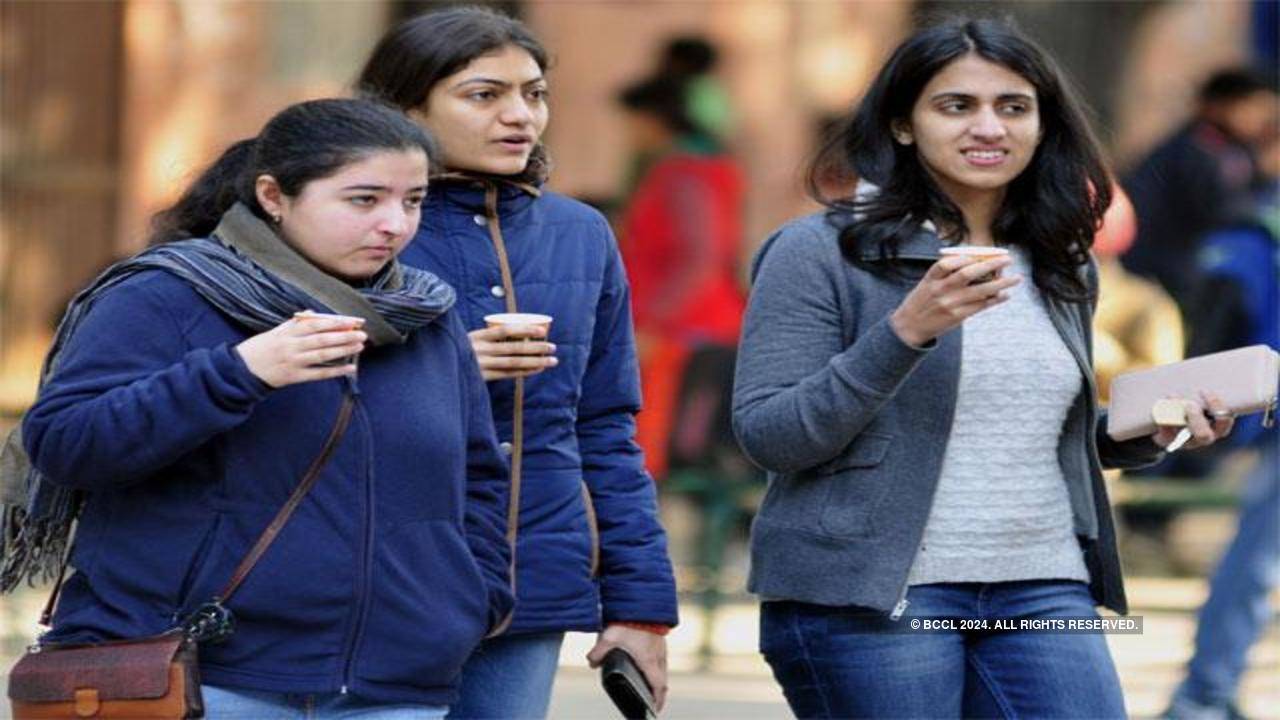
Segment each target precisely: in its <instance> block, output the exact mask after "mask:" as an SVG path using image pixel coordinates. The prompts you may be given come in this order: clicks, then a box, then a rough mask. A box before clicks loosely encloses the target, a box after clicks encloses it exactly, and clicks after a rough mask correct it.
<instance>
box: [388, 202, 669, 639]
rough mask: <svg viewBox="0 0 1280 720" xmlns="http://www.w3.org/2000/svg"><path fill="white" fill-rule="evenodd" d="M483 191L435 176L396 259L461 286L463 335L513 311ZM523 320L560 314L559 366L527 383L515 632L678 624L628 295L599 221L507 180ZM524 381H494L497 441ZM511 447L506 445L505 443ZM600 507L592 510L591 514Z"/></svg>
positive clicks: (505, 229)
mask: <svg viewBox="0 0 1280 720" xmlns="http://www.w3.org/2000/svg"><path fill="white" fill-rule="evenodd" d="M488 222H489V220H488V219H487V217H486V210H485V199H484V191H483V189H482V188H481V187H480V186H478V185H476V184H472V183H467V182H465V181H464V182H458V181H443V180H440V181H433V182H432V184H431V186H430V190H429V191H428V197H427V202H426V205H425V206H424V207H423V211H422V225H421V227H420V228H419V230H418V234H417V237H415V238H414V240H413V242H412V243H410V245H409V247H408V248H407V249H406V250H405V251H404V253H403V254H402V255H401V260H402V261H403V262H404V263H406V264H408V265H414V266H417V267H421V268H425V269H427V270H429V271H431V272H433V273H436V274H437V275H439V276H440V277H441V278H443V279H444V280H446V281H447V282H449V283H450V284H452V285H453V286H454V288H456V289H457V291H458V304H457V306H456V308H455V312H457V313H458V314H459V315H460V316H461V318H462V320H463V322H464V323H465V324H466V326H467V327H468V328H473V329H474V328H481V327H484V316H485V315H487V314H490V313H500V312H505V311H506V305H505V300H504V298H503V294H504V293H503V288H502V278H501V274H500V270H499V265H498V257H497V253H496V251H495V250H494V247H493V242H492V241H491V238H490V235H489V229H488ZM494 222H497V223H498V226H497V229H499V230H500V232H501V233H502V237H503V240H504V244H505V246H506V250H507V255H508V257H509V260H510V265H511V269H512V274H513V283H514V287H515V290H516V297H517V299H518V300H519V310H520V311H521V312H535V313H545V314H547V315H551V316H552V317H553V318H554V322H553V323H552V325H551V342H553V343H555V345H556V348H557V349H556V357H557V358H558V359H559V361H560V364H559V365H557V366H556V367H554V368H550V369H548V370H545V371H543V372H541V373H539V374H537V375H534V376H531V377H529V378H527V379H526V380H525V414H524V426H525V430H524V438H525V447H524V462H523V463H522V465H523V468H522V472H523V480H522V487H521V491H520V495H521V497H520V499H519V502H520V515H519V518H520V522H519V535H518V540H517V543H516V594H517V601H516V615H515V619H514V621H513V623H512V626H511V628H510V630H509V632H514V633H518V632H535V631H554V630H582V631H590V630H596V629H598V628H599V627H600V622H601V608H603V619H604V621H605V622H611V621H617V620H630V621H636V622H651V623H662V624H667V625H674V624H675V623H676V595H675V582H674V580H673V578H672V573H671V563H670V560H669V559H668V557H667V544H666V535H665V533H664V532H663V530H662V526H661V525H660V524H659V522H658V515H657V500H656V493H655V488H654V483H653V480H652V478H650V477H649V474H648V473H647V472H646V471H645V469H644V457H643V455H642V453H641V451H640V448H639V447H638V446H637V445H636V443H635V441H634V434H635V413H636V412H637V411H638V410H639V408H640V381H639V373H638V366H637V364H636V355H635V340H634V337H633V335H632V328H631V312H630V293H629V290H628V287H627V280H626V274H625V272H624V270H623V267H622V260H621V258H620V256H619V254H618V249H617V244H616V243H615V241H614V239H613V234H612V232H611V231H610V230H609V225H608V223H607V222H606V221H605V219H604V217H603V216H601V215H600V213H598V212H596V211H595V210H592V209H591V208H589V207H587V206H586V205H583V204H582V203H580V202H577V201H575V200H571V199H569V198H566V197H564V196H562V195H557V194H555V193H552V192H543V193H542V194H541V196H540V197H538V198H535V197H533V196H532V195H530V194H528V193H526V192H524V191H521V190H518V189H516V188H515V187H512V186H507V185H503V186H502V187H501V188H500V191H499V195H498V200H497V217H496V218H495V219H494ZM514 386H515V383H514V382H512V381H509V380H507V381H496V382H491V383H489V393H490V396H491V400H492V404H493V418H494V422H495V424H496V425H497V428H498V437H499V438H501V439H502V440H504V441H509V440H510V439H511V437H512V400H513V395H514ZM504 449H507V450H508V451H509V445H507V444H506V443H504ZM593 509H594V513H593V512H592V510H593Z"/></svg>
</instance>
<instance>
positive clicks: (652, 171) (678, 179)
mask: <svg viewBox="0 0 1280 720" xmlns="http://www.w3.org/2000/svg"><path fill="white" fill-rule="evenodd" d="M687 90H688V88H687V87H686V85H685V83H683V82H680V81H677V80H671V79H669V78H655V79H651V80H646V81H643V82H640V83H637V84H635V85H632V86H630V87H628V88H626V89H625V90H624V91H623V92H622V93H621V95H620V96H619V100H620V102H621V103H622V106H623V107H624V108H625V109H626V111H627V118H628V130H629V134H630V140H631V143H632V146H633V148H634V149H635V150H636V151H637V152H638V153H640V154H642V155H645V156H648V157H651V158H654V159H653V161H652V162H651V163H650V164H649V165H648V167H647V169H646V170H645V173H644V174H643V176H641V178H640V179H639V181H638V183H637V184H636V189H635V192H634V193H633V194H632V196H631V197H630V198H629V201H628V203H627V206H626V209H625V211H624V213H623V217H622V221H621V240H620V242H621V244H622V253H623V258H624V260H625V262H626V266H627V273H628V275H629V277H630V279H631V291H632V310H633V312H634V314H635V322H636V339H637V344H638V349H639V352H640V374H641V387H643V388H644V397H645V409H644V412H642V413H641V414H640V415H639V417H638V418H637V438H638V440H639V441H640V444H641V446H642V447H643V448H644V450H645V455H646V457H647V458H648V460H649V470H650V472H652V473H653V475H654V476H655V477H658V478H661V477H662V476H663V475H664V474H665V473H666V471H667V456H668V440H669V438H670V436H671V427H672V423H673V420H674V414H675V408H676V404H677V402H678V400H679V398H678V395H679V393H678V390H679V387H680V379H681V377H682V375H683V374H684V370H685V367H686V364H687V362H688V360H689V358H690V356H691V354H692V353H693V352H694V351H695V350H697V349H698V348H700V347H704V346H714V347H720V348H732V347H733V346H734V345H735V343H736V342H737V337H738V330H739V327H740V325H741V322H742V312H743V308H744V305H745V301H744V298H743V293H742V288H741V284H740V282H739V279H738V254H739V250H740V242H741V237H742V226H741V215H742V203H743V180H742V172H741V170H740V168H739V167H738V164H737V163H736V162H735V161H734V160H733V158H732V157H730V156H729V155H728V154H727V153H726V152H725V151H724V148H723V146H722V145H721V144H720V142H719V141H718V140H717V139H716V138H715V137H714V136H713V135H712V134H710V133H709V132H706V131H704V130H701V129H700V126H699V125H698V124H697V123H696V122H695V121H694V120H693V119H692V118H691V116H690V114H689V105H688V98H689V93H688V92H687ZM728 377H729V376H728V374H726V376H725V381H726V382H728Z"/></svg>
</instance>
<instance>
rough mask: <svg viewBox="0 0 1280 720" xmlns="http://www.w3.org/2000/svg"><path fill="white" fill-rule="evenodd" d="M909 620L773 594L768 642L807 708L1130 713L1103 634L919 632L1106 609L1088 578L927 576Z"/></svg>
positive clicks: (912, 594) (814, 714)
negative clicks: (920, 624)
mask: <svg viewBox="0 0 1280 720" xmlns="http://www.w3.org/2000/svg"><path fill="white" fill-rule="evenodd" d="M907 599H908V600H909V601H910V603H911V604H910V605H909V606H908V608H907V612H906V613H905V614H904V615H903V616H902V618H901V619H899V620H898V621H896V622H895V621H892V620H890V619H889V618H888V616H887V615H885V614H882V613H876V612H874V611H871V610H866V609H864V608H858V607H827V606H823V605H811V604H808V603H799V602H790V601H784V602H766V603H764V605H763V606H762V608H761V614H760V651H761V652H762V653H763V654H764V657H765V660H767V661H768V663H769V665H770V667H772V668H773V675H774V677H775V678H776V679H777V680H778V683H779V684H780V685H782V690H783V693H784V694H785V695H786V698H787V703H788V704H789V705H790V706H791V711H792V712H794V713H795V714H796V716H797V717H800V718H889V717H909V718H924V717H928V718H961V717H964V718H970V717H996V718H1000V717H1028V718H1031V717H1043V718H1049V717H1051V718H1086V717H1087V718H1124V717H1126V715H1125V709H1124V696H1123V695H1122V694H1121V691H1120V679H1119V677H1117V675H1116V670H1115V665H1114V664H1113V663H1112V661H1111V654H1110V652H1109V651H1108V650H1107V645H1106V641H1105V639H1104V638H1103V637H1102V636H1101V635H1084V634H1066V633H1054V634H1047V633H1035V632H1003V633H991V634H977V633H973V632H970V631H963V630H957V631H942V632H909V631H907V628H909V627H910V621H911V619H912V618H920V617H940V616H950V617H960V618H989V619H994V618H1051V617H1097V616H1098V615H1097V611H1096V610H1095V609H1094V604H1093V598H1092V597H1091V596H1090V595H1089V591H1088V589H1087V588H1086V586H1085V585H1084V583H1080V582H1072V581H1066V580H1037V581H1023V582H1007V583H940V584H935V585H917V586H914V587H912V588H910V590H909V591H908V593H907Z"/></svg>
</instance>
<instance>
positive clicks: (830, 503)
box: [734, 21, 1231, 718]
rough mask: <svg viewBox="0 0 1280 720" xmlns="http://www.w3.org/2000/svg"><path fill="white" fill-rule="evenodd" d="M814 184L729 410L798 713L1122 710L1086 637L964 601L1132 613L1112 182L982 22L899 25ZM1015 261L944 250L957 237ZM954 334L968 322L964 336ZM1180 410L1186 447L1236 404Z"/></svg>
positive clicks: (1115, 713) (1010, 47)
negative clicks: (1105, 259)
mask: <svg viewBox="0 0 1280 720" xmlns="http://www.w3.org/2000/svg"><path fill="white" fill-rule="evenodd" d="M832 163H835V164H840V163H844V164H847V165H848V166H849V167H851V168H853V169H855V170H856V171H857V172H858V174H859V175H860V177H862V178H864V180H866V181H869V182H871V183H874V184H875V185H876V186H878V189H876V188H870V187H866V188H864V189H863V191H862V192H860V193H859V198H858V199H856V200H855V199H853V198H849V199H842V200H827V199H825V198H820V199H822V200H824V201H825V202H826V204H827V205H828V211H827V212H825V213H820V214H817V215H814V216H811V217H806V218H802V219H799V220H797V221H794V222H792V223H790V224H788V225H787V226H785V227H784V228H783V229H782V230H781V231H780V232H779V233H777V234H776V235H775V236H774V237H772V238H771V239H770V240H769V242H768V243H767V244H766V245H765V246H764V247H763V248H762V250H761V253H760V255H759V256H758V257H757V264H756V279H755V285H754V289H753V292H752V296H751V299H750V304H749V307H748V311H747V317H746V321H745V325H744V329H743V341H742V345H741V348H740V352H739V357H738V369H737V378H736V379H737V385H736V389H735V397H734V420H735V427H736V431H737V433H738V436H739V438H740V441H741V443H742V445H743V447H744V449H745V450H746V452H747V454H748V455H749V456H750V457H752V458H753V459H754V460H755V461H756V462H758V463H759V464H760V465H762V466H764V467H765V468H767V469H768V470H769V471H770V487H769V491H768V493H767V495H766V497H765V500H764V502H763V507H762V508H761V510H760V513H759V516H758V517H757V519H756V522H755V526H754V528H753V533H752V560H753V566H752V577H751V580H750V587H751V589H752V590H753V591H754V592H756V593H758V594H760V595H761V596H762V598H763V600H764V603H763V606H762V616H761V641H760V642H761V651H762V652H763V654H764V656H765V659H766V660H767V661H768V662H769V664H770V665H771V667H772V669H773V672H774V675H775V677H776V678H777V680H778V682H779V683H781V685H782V687H783V689H784V691H785V693H786V696H787V699H788V702H789V703H790V705H791V707H792V709H793V710H794V712H795V713H796V714H797V715H799V716H801V717H831V718H834V717H957V718H958V717H973V716H982V717H987V716H1002V717H1024V716H1025V717H1091V718H1101V717H1111V718H1120V717H1124V716H1125V710H1124V702H1123V698H1122V696H1121V692H1120V685H1119V682H1118V680H1117V677H1116V673H1115V669H1114V666H1113V664H1112V662H1111V659H1110V657H1109V655H1108V652H1107V647H1106V644H1105V642H1104V639H1103V637H1101V636H1100V635H1097V634H1036V633H1032V632H993V633H985V632H980V631H972V630H965V629H962V628H958V629H956V630H943V631H939V632H912V629H913V628H914V627H915V626H914V625H913V624H912V620H919V619H920V618H925V617H930V618H931V617H939V616H949V617H954V618H962V619H966V620H972V621H977V622H983V621H985V622H987V623H988V624H989V623H991V622H993V621H994V620H995V619H997V618H1014V619H1016V618H1050V617H1059V618H1062V617H1089V618H1093V617H1097V614H1096V610H1095V605H1097V604H1103V605H1106V606H1107V607H1110V608H1111V609H1113V610H1115V611H1117V612H1121V613H1123V612H1125V611H1126V605H1125V597H1124V591H1123V588H1122V585H1121V578H1120V566H1119V562H1118V559H1117V555H1116V547H1115V534H1114V530H1113V527H1112V522H1111V516H1110V508H1109V506H1108V504H1107V498H1106V488H1105V486H1104V485H1103V482H1102V472H1101V471H1102V467H1103V466H1110V467H1132V466H1135V465H1141V464H1144V463H1149V462H1152V461H1154V460H1156V459H1157V458H1158V457H1159V456H1160V453H1161V449H1160V446H1161V445H1165V444H1168V443H1170V442H1171V441H1172V439H1173V434H1172V433H1170V432H1168V431H1161V432H1160V433H1159V434H1158V435H1156V436H1154V437H1153V438H1141V439H1138V440H1134V441H1130V442H1124V443H1117V442H1113V441H1111V440H1110V439H1109V438H1108V437H1107V435H1106V434H1105V432H1104V428H1105V421H1104V418H1103V416H1102V413H1101V412H1100V411H1099V409H1098V407H1097V403H1096V400H1095V397H1096V388H1095V385H1094V380H1093V373H1092V370H1091V369H1090V364H1089V362H1090V361H1089V357H1090V316H1091V312H1092V307H1093V302H1094V300H1095V290H1096V272H1095V270H1094V268H1093V265H1092V263H1091V261H1090V258H1089V244H1090V242H1091V238H1092V236H1093V233H1094V232H1095V230H1096V229H1097V227H1098V225H1099V223H1100V220H1101V218H1102V215H1103V212H1104V210H1105V209H1106V208H1107V206H1108V204H1109V202H1110V192H1109V186H1110V183H1109V179H1108V175H1107V171H1106V168H1105V167H1104V165H1103V162H1102V160H1101V159H1100V156H1099V151H1098V149H1097V147H1096V144H1095V142H1094V140H1093V139H1092V137H1091V135H1090V133H1089V130H1088V127H1087V125H1086V123H1085V121H1084V119H1083V118H1082V116H1081V113H1080V109H1079V107H1078V105H1077V104H1076V102H1075V101H1074V100H1073V99H1072V97H1071V95H1070V94H1069V92H1068V90H1067V88H1066V85H1065V83H1064V81H1063V79H1062V77H1061V75H1060V73H1059V72H1058V71H1057V70H1056V69H1055V68H1054V66H1053V64H1052V62H1051V61H1050V60H1049V59H1048V58H1047V57H1046V56H1045V55H1044V53H1043V52H1042V51H1041V50H1039V49H1038V48H1036V47H1035V46H1034V45H1032V44H1031V43H1030V42H1029V41H1027V40H1026V39H1024V38H1022V37H1021V36H1019V35H1018V34H1016V33H1015V32H1014V31H1012V30H1011V29H1010V28H1008V27H1007V26H1005V25H1003V24H1001V23H998V22H994V21H971V22H956V23H952V24H945V25H940V26H935V27H932V28H929V29H926V30H923V31H921V32H919V33H918V34H916V35H914V36H912V37H911V38H909V39H908V40H906V41H905V42H904V43H903V44H902V45H901V46H900V47H899V48H898V49H897V51H896V52H895V53H894V54H893V56H892V57H891V58H890V59H889V61H888V62H887V64H886V65H885V66H884V68H883V69H882V70H881V71H880V73H879V75H878V76H877V78H876V79H875V81H874V82H873V84H872V86H871V88H870V90H869V91H868V93H867V94H866V96H865V97H864V99H863V100H862V102H861V104H860V105H859V106H858V108H857V109H856V110H855V111H854V113H853V114H852V116H851V117H850V118H849V119H848V121H847V123H846V124H845V125H844V127H843V130H842V131H841V132H840V133H839V136H838V137H835V138H834V139H833V140H832V141H831V142H830V144H829V145H828V146H827V147H826V148H825V150H824V152H823V154H822V155H821V156H820V157H819V158H818V160H817V163H816V164H815V168H814V170H815V173H814V175H811V177H817V176H819V175H820V174H821V173H822V172H823V171H824V170H825V169H826V168H829V167H830V166H831V164H832ZM955 243H964V244H969V245H979V246H992V245H998V246H1000V247H1003V248H1006V249H1008V250H1009V251H1010V255H1009V256H1008V257H1005V258H999V259H992V260H986V261H976V262H975V261H973V260H970V259H968V258H963V257H948V258H943V259H939V250H940V249H941V248H943V247H944V246H946V245H949V244H955ZM962 326H963V327H962ZM1206 400H1207V404H1208V407H1209V408H1210V409H1211V410H1212V411H1214V412H1215V413H1216V414H1217V415H1218V416H1219V417H1218V418H1217V419H1215V420H1214V421H1213V422H1210V421H1209V420H1207V419H1206V417H1205V416H1204V414H1203V412H1204V411H1203V409H1202V407H1201V405H1200V403H1199V399H1196V400H1188V401H1187V406H1188V415H1189V416H1190V423H1191V429H1192V430H1193V431H1194V439H1193V440H1192V441H1191V442H1190V443H1189V444H1188V446H1200V445H1205V444H1209V443H1211V442H1213V441H1214V440H1215V439H1216V438H1218V437H1220V436H1222V435H1223V434H1225V433H1226V432H1228V430H1229V428H1230V425H1231V420H1230V418H1229V417H1227V416H1226V415H1225V413H1223V412H1222V408H1221V406H1220V404H1219V403H1218V402H1217V401H1216V400H1214V399H1212V398H1208V399H1206Z"/></svg>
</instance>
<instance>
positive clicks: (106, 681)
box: [9, 393, 355, 720]
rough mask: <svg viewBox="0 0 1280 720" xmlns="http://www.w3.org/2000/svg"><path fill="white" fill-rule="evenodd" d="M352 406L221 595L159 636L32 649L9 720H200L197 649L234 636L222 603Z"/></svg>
mask: <svg viewBox="0 0 1280 720" xmlns="http://www.w3.org/2000/svg"><path fill="white" fill-rule="evenodd" d="M354 404H355V401H354V399H353V397H352V395H351V394H349V393H348V394H346V395H345V397H344V398H343V402H342V408H341V409H340V410H339V411H338V419H337V421H336V422H335V423H334V425H333V430H332V431H330V433H329V437H328V439H326V440H325V444H324V447H323V448H322V449H321V450H320V454H319V455H317V456H316V459H315V460H314V461H313V462H312V463H311V467H309V468H308V469H307V473H306V475H304V476H303V478H302V482H301V483H299V484H298V487H297V489H295V490H294V491H293V494H292V495H290V496H289V500H288V501H287V502H285V504H284V507H283V508H281V509H280V512H278V513H277V514H276V516H275V518H273V519H272V521H271V524H270V525H268V526H267V529H266V530H264V531H263V533H262V535H261V536H259V537H258V541H257V542H256V543H254V545H253V547H252V548H251V549H250V550H249V553H248V554H247V555H246V556H245V558H244V559H243V560H241V561H240V565H239V566H238V567H237V568H236V571H235V573H234V574H233V575H232V577H231V580H230V582H228V583H227V585H226V587H224V588H223V590H222V592H220V593H218V595H217V596H215V597H214V598H213V599H212V600H211V601H210V602H208V603H205V604H204V605H202V606H201V607H200V608H199V609H197V610H196V611H195V612H194V613H193V614H192V615H191V616H190V617H188V618H187V619H186V620H184V621H183V623H182V624H181V625H180V626H179V627H176V628H174V629H172V630H169V631H167V632H164V633H161V634H159V635H151V636H149V637H144V638H137V639H132V640H113V641H107V642H100V643H85V644H57V643H44V644H36V645H32V646H31V647H30V648H28V650H27V653H26V654H25V655H23V656H22V658H21V659H19V660H18V663H17V664H16V665H14V666H13V670H12V671H11V672H10V673H9V701H10V703H11V707H12V711H13V717H14V720H49V719H57V720H62V719H64V718H130V720H178V719H179V718H201V717H204V701H203V699H202V697H201V695H200V671H199V664H198V658H197V647H198V644H199V643H201V642H221V641H222V640H225V639H226V638H227V637H229V636H230V635H231V633H232V632H233V631H234V629H235V627H234V626H235V623H234V617H233V616H232V614H231V611H229V610H228V609H227V608H226V606H225V603H226V602H227V600H228V599H229V598H230V597H231V595H232V593H234V592H235V591H236V589H237V588H238V587H239V586H240V583H241V582H243V581H244V579H245V577H246V576H248V574H249V571H250V570H252V569H253V566H254V565H256V564H257V562H258V560H259V559H260V558H261V557H262V555H263V553H265V552H266V551H267V548H268V547H270V545H271V543H272V541H274V540H275V538H276V536H277V535H279V534H280V531H281V530H282V529H283V528H284V525H285V523H286V522H288V520H289V516H291V515H292V514H293V511H294V510H295V509H297V507H298V505H299V504H300V503H301V502H302V499H303V497H305V496H306V494H307V492H308V491H309V490H310V489H311V487H312V486H313V485H314V484H315V481H316V479H317V478H318V477H319V476H320V470H321V469H322V468H323V467H324V465H325V463H326V462H328V460H329V457H330V456H331V455H332V454H333V451H334V449H335V448H336V447H337V444H338V440H340V439H341V438H342V435H343V434H344V433H345V432H346V429H347V425H348V424H349V423H350V422H351V412H352V409H353V407H354ZM65 571H66V562H65V561H64V562H63V565H62V569H61V572H59V574H58V579H57V581H56V582H55V583H54V587H53V592H52V594H51V595H50V597H49V602H48V604H47V605H46V606H45V609H44V613H42V615H41V618H40V622H41V624H43V625H48V624H49V619H50V617H51V616H52V614H53V608H54V605H55V604H56V602H57V598H58V591H59V590H60V589H61V588H62V575H63V573H64V572H65Z"/></svg>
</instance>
